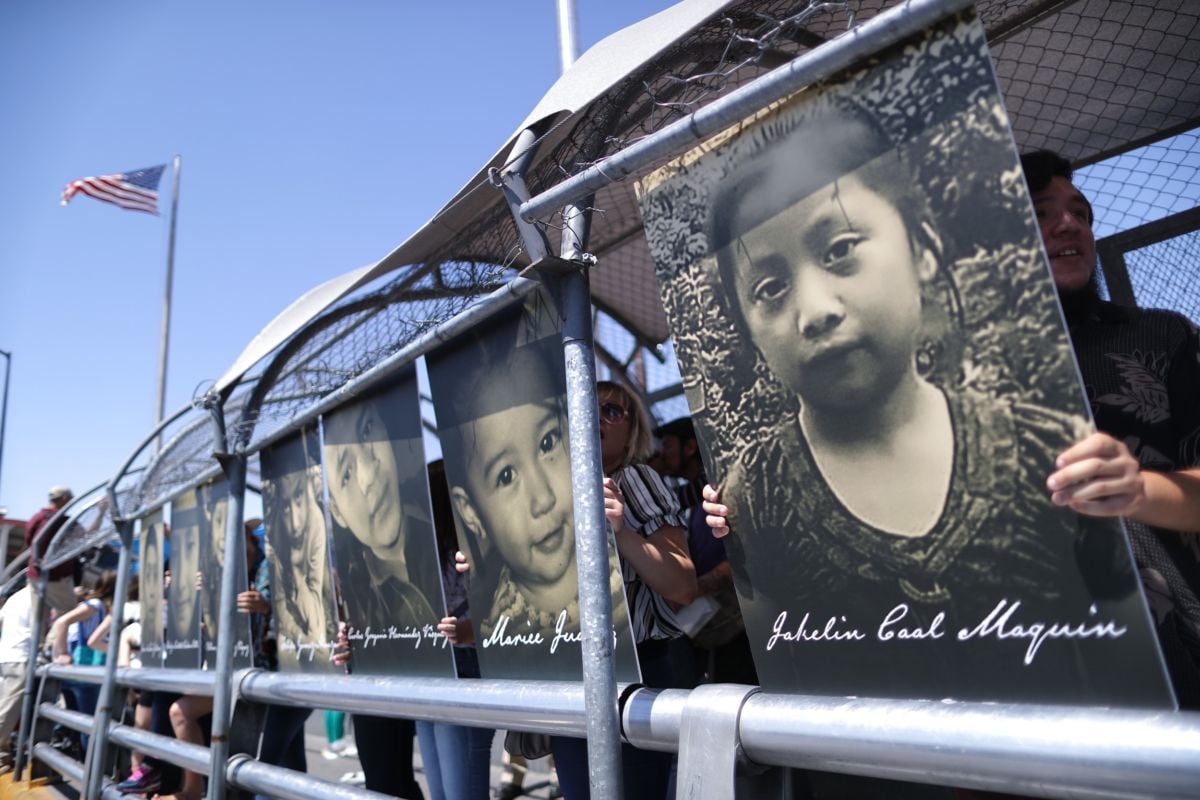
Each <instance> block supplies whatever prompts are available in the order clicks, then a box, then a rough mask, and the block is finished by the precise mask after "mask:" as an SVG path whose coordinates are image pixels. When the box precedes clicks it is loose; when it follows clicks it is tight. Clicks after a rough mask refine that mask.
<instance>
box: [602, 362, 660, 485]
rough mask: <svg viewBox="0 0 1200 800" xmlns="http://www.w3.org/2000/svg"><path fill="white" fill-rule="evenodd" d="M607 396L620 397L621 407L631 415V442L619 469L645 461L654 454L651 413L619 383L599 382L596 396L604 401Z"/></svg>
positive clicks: (626, 447)
mask: <svg viewBox="0 0 1200 800" xmlns="http://www.w3.org/2000/svg"><path fill="white" fill-rule="evenodd" d="M605 394H615V395H617V396H619V397H620V398H621V399H620V403H621V407H622V408H624V409H625V412H626V413H627V414H629V441H627V442H626V443H625V452H624V454H623V455H622V456H621V463H620V465H619V467H618V469H620V468H623V467H628V466H629V465H630V464H637V463H639V462H642V461H645V460H646V459H647V458H649V457H650V455H651V454H652V453H653V452H654V438H653V435H652V433H651V431H652V429H653V426H652V425H651V423H650V413H649V412H648V411H646V406H645V405H644V404H643V403H642V399H641V398H640V397H638V396H637V395H636V394H634V393H633V392H631V391H630V390H629V389H627V388H625V387H624V386H622V385H621V384H619V383H615V382H613V381H598V382H597V383H596V395H597V396H598V398H599V399H601V400H602V401H603V396H604V395H605Z"/></svg>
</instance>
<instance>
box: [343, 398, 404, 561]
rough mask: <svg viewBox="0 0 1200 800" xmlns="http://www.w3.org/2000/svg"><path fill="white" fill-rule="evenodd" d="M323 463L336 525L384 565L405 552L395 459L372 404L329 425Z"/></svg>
mask: <svg viewBox="0 0 1200 800" xmlns="http://www.w3.org/2000/svg"><path fill="white" fill-rule="evenodd" d="M325 439H326V442H330V441H332V442H345V444H326V445H325V461H326V464H327V469H328V471H329V499H330V501H331V503H332V508H331V511H332V512H333V515H334V517H335V518H336V519H337V521H338V523H339V524H340V525H342V526H343V527H346V528H349V529H350V532H351V533H353V534H354V536H355V538H356V539H358V540H359V541H360V542H362V543H363V544H364V545H365V546H367V547H369V548H370V549H371V551H372V552H373V553H374V554H375V555H376V556H377V557H378V558H381V559H383V560H385V561H392V560H396V559H397V558H398V557H399V556H401V555H402V554H403V551H404V531H403V508H402V504H401V501H400V477H399V474H398V473H397V467H396V457H395V455H394V453H393V451H392V443H391V441H390V440H389V438H388V431H387V428H386V427H385V426H384V424H383V420H381V419H380V418H379V415H378V414H377V413H376V412H375V408H374V406H373V405H372V404H371V403H360V404H359V405H357V406H355V407H352V408H349V409H346V410H344V411H342V412H341V413H338V414H333V415H331V416H330V417H329V418H328V421H327V422H326V433H325Z"/></svg>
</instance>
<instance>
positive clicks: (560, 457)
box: [427, 295, 637, 681]
mask: <svg viewBox="0 0 1200 800" xmlns="http://www.w3.org/2000/svg"><path fill="white" fill-rule="evenodd" d="M427 363H428V366H429V382H430V388H431V392H432V395H433V402H434V408H435V410H436V412H437V419H438V435H439V437H440V439H441V445H442V453H443V456H444V458H445V465H446V467H445V468H446V478H447V480H448V482H449V484H450V495H451V498H452V501H453V504H454V515H455V519H456V522H457V527H458V535H459V543H460V545H461V549H462V551H463V553H465V554H466V555H467V557H468V560H469V562H470V565H471V573H470V584H469V588H468V593H469V598H470V605H471V609H472V619H473V620H474V623H475V638H476V642H477V646H478V648H479V661H480V670H481V672H482V673H483V675H484V677H488V678H529V679H544V680H579V679H580V678H581V676H582V664H581V657H580V640H581V634H580V630H581V627H580V619H579V579H578V572H577V568H576V560H575V526H574V509H573V505H572V493H571V465H570V452H569V449H568V442H567V436H566V433H567V417H566V402H565V394H566V384H565V378H564V376H563V355H562V344H561V339H560V333H559V328H558V318H557V315H556V314H555V313H554V312H553V311H551V310H550V308H549V307H548V306H547V304H546V298H545V297H544V296H542V295H535V296H534V297H533V298H532V299H531V300H529V301H528V302H527V304H526V305H525V306H524V307H523V308H519V309H517V310H516V311H515V312H513V313H509V314H505V315H501V316H500V317H499V318H498V319H496V320H495V321H494V322H493V323H492V324H490V325H485V326H480V327H477V328H475V329H473V330H472V331H471V333H469V334H466V335H464V336H462V337H461V338H459V339H458V340H456V341H454V342H451V343H450V344H449V345H447V346H446V347H444V348H442V349H440V350H439V351H438V352H436V353H434V354H431V355H430V356H429V357H428V362H427ZM615 552H616V549H615V547H613V546H612V545H611V543H610V555H611V556H612V563H611V564H610V569H609V575H610V591H611V596H612V601H613V625H614V631H615V633H614V641H615V646H616V658H617V674H618V677H619V679H620V680H627V681H631V680H637V666H636V655H635V654H634V651H633V647H632V644H631V637H630V632H629V616H628V613H627V612H626V610H625V609H626V606H625V594H624V584H623V581H622V579H621V572H620V569H619V567H618V565H617V564H616V559H615Z"/></svg>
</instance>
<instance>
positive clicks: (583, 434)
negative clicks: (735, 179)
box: [561, 203, 622, 800]
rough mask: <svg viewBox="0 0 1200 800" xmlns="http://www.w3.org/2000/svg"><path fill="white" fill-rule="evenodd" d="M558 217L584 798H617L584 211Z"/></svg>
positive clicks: (617, 731) (617, 749) (617, 744)
mask: <svg viewBox="0 0 1200 800" xmlns="http://www.w3.org/2000/svg"><path fill="white" fill-rule="evenodd" d="M584 205H587V203H585V204H584ZM563 220H564V222H565V227H564V229H563V238H562V257H563V258H564V259H566V260H569V261H574V262H576V263H578V264H579V265H580V268H579V269H578V270H576V271H574V272H571V273H568V274H566V275H564V276H562V278H561V289H562V309H563V333H562V337H563V357H564V359H565V361H566V376H567V428H568V434H569V437H570V442H571V493H572V497H573V500H574V511H575V552H576V559H577V561H578V569H579V618H580V627H581V632H582V634H583V643H582V646H583V689H584V704H585V706H586V709H587V732H588V736H587V752H588V780H589V783H590V785H591V790H592V797H595V798H602V799H603V800H607V799H608V798H620V797H621V796H622V787H621V725H620V715H619V712H618V710H617V679H616V672H615V669H614V659H613V635H612V630H613V622H612V619H613V617H612V600H611V597H610V596H609V592H608V586H609V574H608V572H609V560H608V533H607V527H606V521H605V518H604V497H603V494H602V483H603V481H604V464H603V461H602V459H601V456H600V415H599V413H598V412H597V411H596V409H597V407H598V401H597V399H596V353H595V350H594V348H593V341H592V308H591V292H590V290H589V287H588V280H587V275H586V273H585V271H584V267H585V265H586V264H587V263H588V261H589V260H591V257H590V256H587V255H586V254H585V252H584V248H585V247H586V246H587V237H588V226H589V223H590V213H589V212H588V211H586V210H584V209H583V208H579V207H576V206H568V207H566V208H565V209H563Z"/></svg>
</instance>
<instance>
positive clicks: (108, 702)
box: [83, 520, 133, 800]
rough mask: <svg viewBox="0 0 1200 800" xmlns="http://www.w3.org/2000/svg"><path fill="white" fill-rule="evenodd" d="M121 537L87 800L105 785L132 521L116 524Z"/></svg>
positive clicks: (89, 751) (87, 772) (89, 752)
mask: <svg viewBox="0 0 1200 800" xmlns="http://www.w3.org/2000/svg"><path fill="white" fill-rule="evenodd" d="M117 533H119V534H120V536H121V552H120V554H119V555H118V556H117V585H116V588H115V589H114V590H113V602H112V620H113V621H112V625H111V627H110V628H109V633H108V655H107V656H106V657H105V659H104V682H103V683H102V684H100V697H99V699H98V700H97V701H96V715H95V721H94V724H93V728H92V738H91V739H90V740H89V741H88V748H87V756H86V757H85V759H84V767H83V771H84V775H86V776H87V786H86V789H85V793H84V796H85V797H86V798H87V800H96V798H98V797H100V790H101V788H103V783H104V762H105V755H106V751H107V748H108V721H109V718H110V717H111V716H112V705H113V695H114V694H115V693H116V685H117V654H118V652H120V641H121V629H122V628H123V627H124V626H125V596H126V595H127V594H128V593H129V573H130V572H131V571H132V569H131V568H132V564H133V559H132V557H131V555H130V554H131V553H132V552H133V522H132V521H130V520H122V521H121V522H119V523H117Z"/></svg>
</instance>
